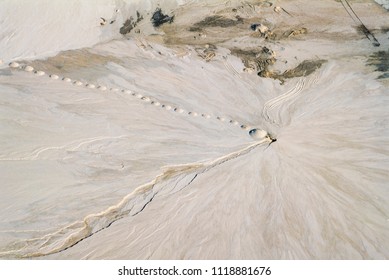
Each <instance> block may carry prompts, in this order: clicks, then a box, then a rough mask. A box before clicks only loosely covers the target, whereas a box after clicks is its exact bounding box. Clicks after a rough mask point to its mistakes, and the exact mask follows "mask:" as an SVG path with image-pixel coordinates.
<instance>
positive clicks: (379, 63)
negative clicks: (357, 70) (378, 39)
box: [367, 50, 389, 79]
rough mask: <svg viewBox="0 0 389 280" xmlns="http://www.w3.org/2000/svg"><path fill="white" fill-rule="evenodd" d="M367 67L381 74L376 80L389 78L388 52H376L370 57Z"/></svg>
mask: <svg viewBox="0 0 389 280" xmlns="http://www.w3.org/2000/svg"><path fill="white" fill-rule="evenodd" d="M367 65H369V66H374V67H375V71H378V72H382V74H381V75H380V76H378V79H385V78H389V50H388V51H378V52H375V53H373V54H372V55H370V57H369V59H368V60H367Z"/></svg>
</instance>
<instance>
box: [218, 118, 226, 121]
mask: <svg viewBox="0 0 389 280" xmlns="http://www.w3.org/2000/svg"><path fill="white" fill-rule="evenodd" d="M217 119H218V120H219V121H221V122H224V121H225V120H226V119H225V118H223V117H217Z"/></svg>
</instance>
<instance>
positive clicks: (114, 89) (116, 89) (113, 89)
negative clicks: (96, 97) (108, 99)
mask: <svg viewBox="0 0 389 280" xmlns="http://www.w3.org/2000/svg"><path fill="white" fill-rule="evenodd" d="M109 90H110V91H113V92H118V91H119V89H118V88H110V89H109Z"/></svg>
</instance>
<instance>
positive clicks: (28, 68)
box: [9, 62, 252, 135]
mask: <svg viewBox="0 0 389 280" xmlns="http://www.w3.org/2000/svg"><path fill="white" fill-rule="evenodd" d="M9 66H10V67H11V68H13V69H19V70H24V71H26V72H30V73H34V74H35V75H37V76H45V75H46V73H45V72H44V71H39V70H35V69H34V68H33V67H32V66H30V65H22V64H20V63H18V62H11V63H10V64H9ZM48 77H50V78H51V79H53V80H62V81H64V82H67V83H72V84H73V85H76V86H85V87H86V88H90V89H97V90H101V91H107V90H108V91H111V92H122V93H126V94H130V95H132V96H134V97H136V98H138V99H140V100H142V101H144V102H148V103H149V104H151V105H154V106H156V107H161V108H163V109H165V110H167V111H172V112H176V113H179V114H185V113H186V114H187V115H189V116H193V117H198V116H201V117H203V118H205V119H211V118H212V116H211V115H210V114H206V113H197V112H193V111H186V110H184V109H182V108H179V107H175V106H172V105H167V104H162V103H161V102H159V101H158V100H156V99H154V98H150V97H147V96H143V95H141V94H139V93H135V92H133V91H131V90H128V89H119V88H111V87H107V86H104V85H98V86H96V85H94V84H92V83H85V84H84V83H83V82H81V81H78V80H72V79H70V78H67V77H62V78H61V77H59V76H58V75H55V74H50V75H48ZM215 118H216V120H218V121H220V122H226V123H229V124H231V125H233V126H236V127H240V128H241V129H243V130H249V131H251V130H252V129H251V127H250V126H248V125H245V124H240V123H239V122H238V121H236V120H233V119H228V118H225V117H222V116H215ZM250 135H251V134H250Z"/></svg>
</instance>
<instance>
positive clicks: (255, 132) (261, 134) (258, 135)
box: [249, 128, 270, 140]
mask: <svg viewBox="0 0 389 280" xmlns="http://www.w3.org/2000/svg"><path fill="white" fill-rule="evenodd" d="M249 135H250V136H251V137H252V138H254V139H257V140H262V139H265V138H270V137H269V134H268V133H267V131H265V130H263V129H258V128H254V129H252V130H250V132H249Z"/></svg>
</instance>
